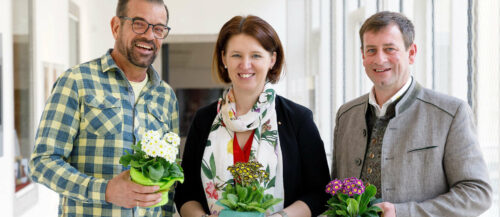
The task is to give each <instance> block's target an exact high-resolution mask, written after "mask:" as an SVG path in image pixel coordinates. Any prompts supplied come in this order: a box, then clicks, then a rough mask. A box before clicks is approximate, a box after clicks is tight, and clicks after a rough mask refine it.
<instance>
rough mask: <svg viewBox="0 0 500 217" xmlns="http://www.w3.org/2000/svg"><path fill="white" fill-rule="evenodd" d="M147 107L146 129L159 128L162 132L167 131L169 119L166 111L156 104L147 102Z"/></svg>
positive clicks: (168, 129)
mask: <svg viewBox="0 0 500 217" xmlns="http://www.w3.org/2000/svg"><path fill="white" fill-rule="evenodd" d="M147 109H148V114H147V116H148V117H147V120H146V122H147V130H159V131H161V133H162V134H165V133H167V132H169V131H170V128H171V126H170V123H171V121H170V119H169V117H168V114H167V113H168V111H166V109H163V108H161V107H160V106H158V105H152V104H148V105H147Z"/></svg>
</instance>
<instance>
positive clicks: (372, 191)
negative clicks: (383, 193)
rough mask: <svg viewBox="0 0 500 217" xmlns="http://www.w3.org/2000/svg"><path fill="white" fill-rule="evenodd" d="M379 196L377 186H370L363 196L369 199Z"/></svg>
mask: <svg viewBox="0 0 500 217" xmlns="http://www.w3.org/2000/svg"><path fill="white" fill-rule="evenodd" d="M375 194H377V187H375V185H368V186H367V187H366V189H365V193H363V195H366V196H367V197H368V198H372V197H374V196H375Z"/></svg>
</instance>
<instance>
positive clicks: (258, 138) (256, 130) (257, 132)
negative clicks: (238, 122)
mask: <svg viewBox="0 0 500 217" xmlns="http://www.w3.org/2000/svg"><path fill="white" fill-rule="evenodd" d="M254 135H255V136H256V137H257V140H260V138H261V135H260V129H259V128H258V127H257V128H255V132H254Z"/></svg>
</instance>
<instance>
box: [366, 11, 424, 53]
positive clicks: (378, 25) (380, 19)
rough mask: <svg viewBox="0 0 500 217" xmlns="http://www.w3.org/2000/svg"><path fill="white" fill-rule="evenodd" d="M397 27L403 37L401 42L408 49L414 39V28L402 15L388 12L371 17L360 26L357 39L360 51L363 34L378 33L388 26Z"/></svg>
mask: <svg viewBox="0 0 500 217" xmlns="http://www.w3.org/2000/svg"><path fill="white" fill-rule="evenodd" d="M393 24H395V25H397V26H398V28H399V31H401V34H402V35H403V40H404V43H405V48H406V49H407V50H408V48H409V47H410V46H411V45H412V44H413V40H414V39H415V28H414V27H413V23H412V22H411V21H410V20H409V19H408V18H407V17H406V16H405V15H403V14H401V13H396V12H390V11H382V12H378V13H376V14H374V15H372V16H371V17H370V18H368V19H366V21H365V22H364V23H363V25H362V26H361V29H360V30H359V38H360V39H361V50H363V46H364V43H363V35H364V34H365V32H375V33H376V32H378V31H379V30H381V29H383V28H385V27H387V26H389V25H393Z"/></svg>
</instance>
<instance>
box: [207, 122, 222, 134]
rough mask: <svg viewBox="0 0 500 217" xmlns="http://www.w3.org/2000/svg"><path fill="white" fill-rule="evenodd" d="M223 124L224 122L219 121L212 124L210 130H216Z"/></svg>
mask: <svg viewBox="0 0 500 217" xmlns="http://www.w3.org/2000/svg"><path fill="white" fill-rule="evenodd" d="M220 126H222V124H221V123H220V121H219V122H217V123H216V124H214V125H212V127H210V132H212V131H215V130H217V129H219V127H220Z"/></svg>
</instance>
